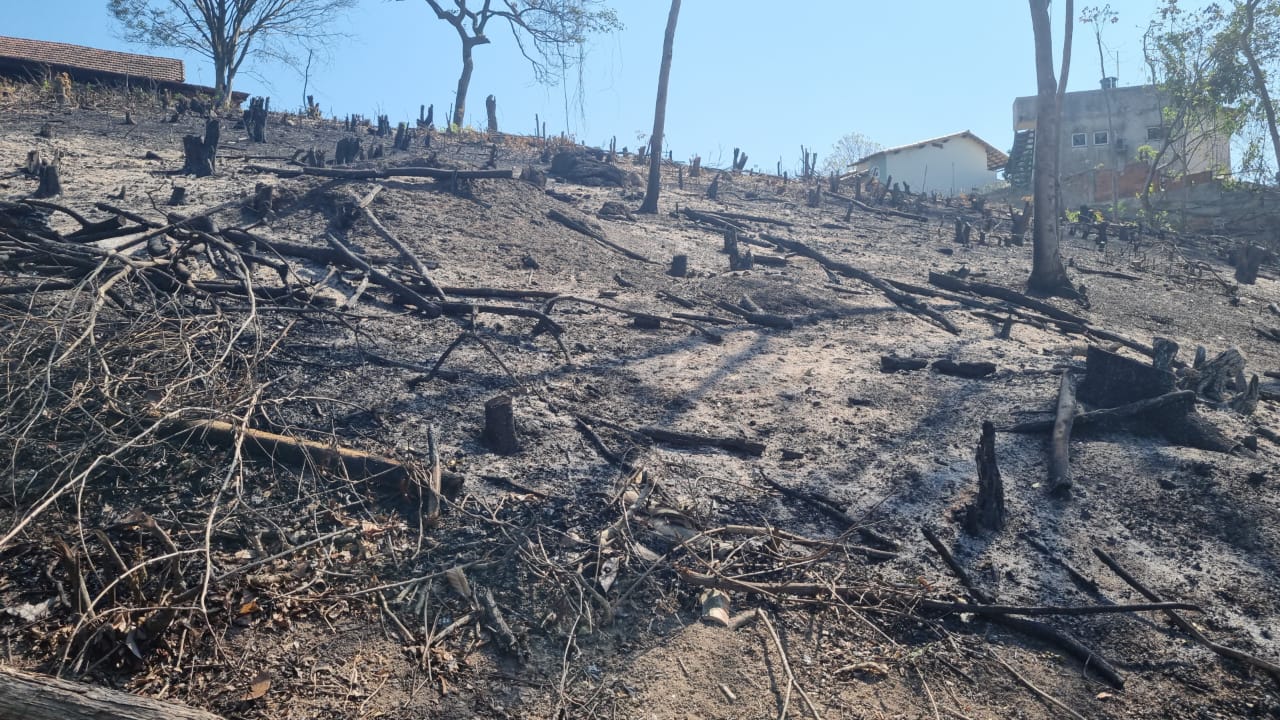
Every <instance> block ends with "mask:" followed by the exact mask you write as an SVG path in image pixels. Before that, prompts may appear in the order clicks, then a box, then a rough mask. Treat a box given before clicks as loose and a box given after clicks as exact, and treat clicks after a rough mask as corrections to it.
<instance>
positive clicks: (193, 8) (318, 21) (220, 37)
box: [107, 0, 357, 101]
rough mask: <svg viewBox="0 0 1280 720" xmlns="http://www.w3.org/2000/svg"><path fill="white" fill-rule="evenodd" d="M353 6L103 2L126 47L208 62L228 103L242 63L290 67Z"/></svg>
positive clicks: (268, 0) (343, 2) (349, 1)
mask: <svg viewBox="0 0 1280 720" xmlns="http://www.w3.org/2000/svg"><path fill="white" fill-rule="evenodd" d="M356 2H357V0H107V10H108V11H109V12H110V13H111V15H112V17H114V18H115V19H116V20H117V21H118V22H119V23H120V25H121V26H122V28H123V31H124V37H125V39H126V40H129V41H130V42H137V43H142V44H145V45H150V46H152V47H173V48H185V49H187V50H191V51H193V52H197V53H199V54H201V55H204V56H205V57H207V58H209V59H210V60H211V61H213V74H214V78H215V79H214V85H213V87H214V90H215V91H217V94H218V97H219V98H221V99H222V100H223V101H227V100H230V98H231V88H232V84H233V83H234V82H235V78H236V74H237V73H239V72H240V69H241V67H242V66H243V65H244V62H245V60H246V59H247V58H250V57H257V58H271V59H274V60H277V61H280V60H283V61H285V62H292V61H293V58H292V55H291V52H290V50H291V48H292V46H294V45H295V44H298V43H303V44H310V46H312V47H314V46H315V44H317V43H323V42H324V41H326V40H330V39H332V38H333V37H335V36H334V35H333V34H331V33H328V32H326V31H325V30H324V26H325V25H326V24H327V23H329V22H330V21H332V20H334V19H335V17H336V16H337V15H338V14H339V13H340V12H341V11H343V10H346V9H347V8H350V7H352V6H354V5H355V4H356Z"/></svg>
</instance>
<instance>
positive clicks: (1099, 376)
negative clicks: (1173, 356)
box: [1077, 345, 1174, 408]
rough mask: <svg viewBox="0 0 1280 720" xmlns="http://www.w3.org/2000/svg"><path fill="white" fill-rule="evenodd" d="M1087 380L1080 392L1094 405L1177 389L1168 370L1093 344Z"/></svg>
mask: <svg viewBox="0 0 1280 720" xmlns="http://www.w3.org/2000/svg"><path fill="white" fill-rule="evenodd" d="M1085 367H1086V371H1085V376H1084V381H1083V382H1082V383H1080V387H1079V388H1078V389H1077V394H1078V395H1079V397H1080V400H1082V401H1083V402H1086V403H1088V404H1089V405H1092V406H1094V407H1100V408H1112V407H1117V406H1119V405H1125V404H1128V403H1131V402H1136V401H1138V400H1146V399H1149V398H1153V397H1157V396H1159V395H1164V394H1166V393H1169V392H1172V391H1173V386H1174V377H1173V373H1171V372H1169V371H1168V370H1163V369H1160V368H1156V367H1152V366H1151V365H1147V364H1146V363H1142V362H1138V361H1137V360H1133V359H1130V358H1127V357H1124V356H1123V355H1117V354H1116V353H1113V352H1108V351H1106V350H1103V349H1102V348H1099V347H1097V346H1094V345H1090V346H1089V350H1088V354H1087V355H1086V359H1085Z"/></svg>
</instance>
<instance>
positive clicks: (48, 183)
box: [33, 160, 62, 200]
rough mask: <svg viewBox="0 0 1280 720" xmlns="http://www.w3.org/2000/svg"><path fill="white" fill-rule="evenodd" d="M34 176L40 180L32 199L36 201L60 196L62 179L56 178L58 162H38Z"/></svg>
mask: <svg viewBox="0 0 1280 720" xmlns="http://www.w3.org/2000/svg"><path fill="white" fill-rule="evenodd" d="M36 176H37V177H39V178H40V185H39V186H37V187H36V192H35V195H34V196H33V197H35V198H36V199H37V200H43V199H46V198H51V197H57V196H59V195H61V194H62V178H60V177H59V176H58V161H57V160H54V161H53V162H48V161H45V160H41V161H40V165H39V168H38V170H37V171H36Z"/></svg>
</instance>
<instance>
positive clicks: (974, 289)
mask: <svg viewBox="0 0 1280 720" xmlns="http://www.w3.org/2000/svg"><path fill="white" fill-rule="evenodd" d="M929 284H930V285H936V286H938V287H940V288H943V289H944V290H951V291H954V292H967V293H972V294H974V295H982V296H985V297H992V298H997V299H999V300H1004V301H1005V302H1010V303H1013V304H1014V305H1018V306H1020V307H1025V308H1028V309H1030V310H1035V311H1036V312H1038V313H1040V314H1042V315H1047V316H1049V317H1051V318H1053V319H1055V320H1062V321H1064V322H1069V323H1075V324H1077V325H1088V323H1089V321H1088V320H1086V319H1084V318H1083V317H1080V316H1079V315H1076V314H1074V313H1069V312H1067V311H1066V310H1060V309H1058V308H1056V307H1054V306H1053V305H1050V304H1049V303H1047V302H1044V301H1042V300H1037V299H1035V298H1032V297H1028V296H1026V295H1024V294H1023V293H1020V292H1018V291H1016V290H1010V289H1009V288H1006V287H1001V286H999V285H991V284H989V283H983V282H974V281H972V280H964V279H961V278H958V277H955V276H954V275H948V274H946V273H940V272H933V271H930V272H929Z"/></svg>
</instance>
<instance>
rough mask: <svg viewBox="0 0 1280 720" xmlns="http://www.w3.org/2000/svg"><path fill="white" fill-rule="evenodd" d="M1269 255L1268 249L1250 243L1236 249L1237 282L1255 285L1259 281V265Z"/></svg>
mask: <svg viewBox="0 0 1280 720" xmlns="http://www.w3.org/2000/svg"><path fill="white" fill-rule="evenodd" d="M1266 257H1267V249H1266V248H1264V247H1259V246H1257V245H1254V244H1252V243H1250V244H1249V245H1246V246H1245V247H1243V248H1240V249H1239V250H1237V251H1236V257H1235V266H1236V282H1238V283H1242V284H1244V285H1253V284H1254V283H1256V282H1258V267H1259V266H1260V265H1262V261H1263V260H1265V259H1266Z"/></svg>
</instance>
